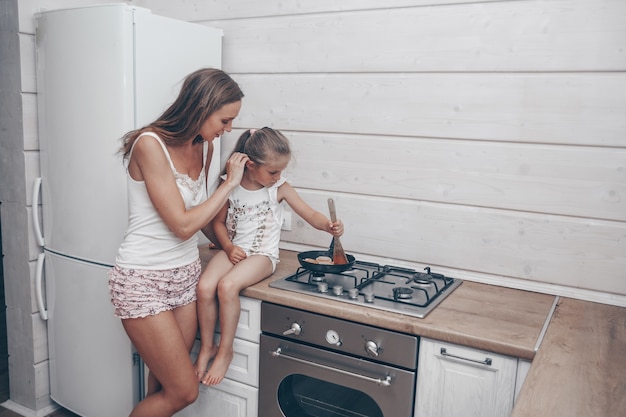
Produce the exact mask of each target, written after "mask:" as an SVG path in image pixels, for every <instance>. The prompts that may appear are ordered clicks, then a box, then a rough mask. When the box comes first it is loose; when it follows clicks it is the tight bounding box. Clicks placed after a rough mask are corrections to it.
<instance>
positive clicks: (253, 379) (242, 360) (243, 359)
mask: <svg viewBox="0 0 626 417" xmlns="http://www.w3.org/2000/svg"><path fill="white" fill-rule="evenodd" d="M219 340H220V335H219V334H215V338H214V342H215V343H219ZM233 350H234V351H235V354H234V356H233V360H232V361H231V363H230V366H229V367H228V371H227V372H226V378H228V379H231V380H233V381H237V382H241V383H243V384H247V385H250V386H252V387H255V388H258V386H259V345H257V344H256V343H252V342H249V341H247V340H241V339H235V341H234V343H233ZM199 351H200V340H197V339H196V341H195V343H194V346H193V349H192V350H191V359H192V360H193V361H195V360H196V358H197V357H198V352H199ZM209 366H210V363H209Z"/></svg>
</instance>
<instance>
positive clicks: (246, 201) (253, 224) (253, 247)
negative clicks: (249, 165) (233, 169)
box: [226, 178, 286, 268]
mask: <svg viewBox="0 0 626 417" xmlns="http://www.w3.org/2000/svg"><path fill="white" fill-rule="evenodd" d="M285 181H286V180H285V179H284V178H281V179H280V180H278V181H277V182H276V184H274V185H272V186H271V187H264V188H261V189H260V190H255V191H250V190H246V189H245V188H243V187H242V186H241V185H240V186H238V187H237V188H236V189H235V190H234V191H233V192H232V193H231V195H230V197H229V199H228V201H229V208H228V214H227V216H226V228H227V230H228V236H229V238H230V239H231V240H232V242H233V244H235V245H236V246H239V247H241V248H242V249H243V250H244V251H245V252H246V254H247V255H248V256H250V255H265V256H267V257H269V258H270V260H271V261H272V264H273V265H274V268H276V264H277V263H278V254H279V249H278V243H279V242H280V231H281V227H282V225H283V219H284V207H283V205H282V204H280V203H279V202H278V199H277V195H278V187H280V186H281V185H282V184H284V183H285Z"/></svg>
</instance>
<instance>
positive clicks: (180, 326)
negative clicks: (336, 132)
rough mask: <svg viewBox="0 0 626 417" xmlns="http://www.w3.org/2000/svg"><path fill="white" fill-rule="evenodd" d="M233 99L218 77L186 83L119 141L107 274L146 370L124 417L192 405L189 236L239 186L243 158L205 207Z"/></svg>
mask: <svg viewBox="0 0 626 417" xmlns="http://www.w3.org/2000/svg"><path fill="white" fill-rule="evenodd" d="M242 98H243V93H242V92H241V90H240V88H239V86H238V85H237V83H235V81H233V80H232V78H230V77H229V76H228V75H227V74H226V73H224V72H223V71H220V70H216V69H201V70H198V71H195V72H193V73H191V74H190V75H188V76H187V78H186V79H185V81H184V83H183V85H182V88H181V91H180V94H179V95H178V98H177V99H176V100H175V101H174V103H173V104H172V105H171V106H170V107H169V108H168V109H167V110H166V111H165V112H164V113H163V114H162V115H161V116H160V117H159V118H158V119H157V120H156V121H154V122H153V123H151V124H149V125H147V126H145V127H143V128H141V129H137V130H134V131H131V132H129V133H127V134H126V135H125V136H124V138H123V146H122V148H121V150H120V152H121V153H122V154H123V156H124V160H125V162H126V167H127V173H128V196H129V212H130V217H129V225H128V231H127V232H126V236H125V238H124V242H123V243H122V245H121V247H120V249H119V253H118V256H117V259H116V265H115V267H114V268H113V269H112V270H111V272H110V274H109V288H110V291H111V301H112V303H113V305H114V307H115V314H116V316H118V317H119V318H120V319H121V320H122V324H123V326H124V329H125V330H126V333H127V334H128V336H129V338H130V340H131V342H132V343H133V345H134V346H135V348H136V349H137V351H138V353H139V354H140V355H141V357H142V359H143V360H144V362H145V363H146V365H147V366H148V368H149V369H150V373H149V377H148V389H147V396H146V398H145V399H144V400H143V401H141V402H140V403H139V404H137V406H136V407H135V408H134V409H133V411H132V412H131V414H130V416H131V417H141V416H149V417H160V416H163V417H166V416H172V415H173V414H174V413H176V412H177V411H179V410H181V409H183V408H184V407H186V406H187V405H189V404H191V403H192V402H194V401H195V399H196V398H197V396H198V382H197V379H196V377H195V373H194V367H193V364H192V362H191V359H190V357H189V352H190V350H191V347H192V345H193V342H194V339H195V336H196V332H197V315H196V284H197V282H198V278H199V276H200V258H199V251H198V247H197V235H196V233H197V232H198V231H199V230H202V231H203V232H204V233H205V234H206V235H207V236H208V237H209V238H212V237H213V236H212V233H211V231H210V230H209V228H208V227H207V225H208V224H209V223H210V221H211V220H212V219H213V217H214V216H215V214H216V213H217V212H218V211H219V210H220V208H221V207H222V206H223V205H224V204H225V203H226V201H227V200H228V196H229V194H230V193H231V192H232V190H234V189H235V187H237V186H238V185H239V182H240V181H241V178H242V175H243V170H244V166H245V163H246V162H247V160H248V157H247V156H246V155H244V154H241V153H236V154H233V155H232V156H231V157H230V158H229V159H228V161H227V162H226V169H227V171H228V179H227V181H225V182H223V183H222V184H220V186H219V187H218V188H217V190H216V191H215V192H214V193H213V195H211V196H210V197H208V195H207V172H208V169H209V163H210V161H211V155H212V153H213V144H212V141H213V139H214V138H216V137H218V136H220V135H222V134H223V133H224V132H225V131H226V132H230V130H231V128H232V121H233V119H234V118H235V117H237V115H238V114H239V110H240V109H241V100H242Z"/></svg>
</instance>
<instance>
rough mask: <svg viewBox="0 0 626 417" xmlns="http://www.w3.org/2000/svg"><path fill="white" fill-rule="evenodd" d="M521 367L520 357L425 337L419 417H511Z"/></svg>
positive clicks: (417, 407)
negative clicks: (519, 363) (518, 370)
mask: <svg viewBox="0 0 626 417" xmlns="http://www.w3.org/2000/svg"><path fill="white" fill-rule="evenodd" d="M517 369H518V359H517V358H513V357H509V356H504V355H500V354H497V353H493V352H487V351H482V350H478V349H472V348H468V347H464V346H458V345H454V344H451V343H444V342H439V341H436V340H430V339H426V338H422V339H421V341H420V352H419V364H418V372H417V395H416V400H415V417H467V416H476V417H508V416H509V415H510V414H511V411H512V409H513V402H514V396H515V386H516V379H517ZM522 382H523V381H521V382H520V384H521V383H522Z"/></svg>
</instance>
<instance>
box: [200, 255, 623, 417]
mask: <svg viewBox="0 0 626 417" xmlns="http://www.w3.org/2000/svg"><path fill="white" fill-rule="evenodd" d="M212 252H213V251H212V250H209V249H208V247H207V246H202V247H201V248H200V253H201V258H202V260H203V262H204V263H206V262H207V261H208V259H209V258H210V257H211V253H212ZM298 266H299V264H298V261H297V258H296V253H294V252H291V251H281V262H280V263H279V264H278V267H277V269H276V271H275V272H274V274H273V275H271V276H270V277H268V278H267V279H265V280H263V281H261V282H260V283H258V284H256V285H253V286H252V287H249V288H247V289H246V290H244V291H243V292H242V295H244V296H247V297H251V298H256V299H259V300H262V301H268V302H273V303H277V304H282V305H286V306H291V307H296V308H301V309H305V310H309V311H313V312H317V313H321V314H326V315H330V316H335V317H339V318H343V319H346V320H351V321H355V322H360V323H366V324H373V325H376V326H379V327H382V328H387V329H390V330H396V331H400V332H404V333H409V334H414V335H419V336H424V337H428V338H433V339H437V340H442V341H447V342H451V343H457V344H460V345H465V346H469V347H474V348H478V349H484V350H488V351H492V352H496V353H500V354H504V355H510V356H514V357H519V358H523V359H527V360H532V365H531V368H530V371H529V373H528V376H527V378H526V382H525V383H524V386H523V387H522V390H521V392H520V394H519V397H518V399H517V402H516V404H515V408H514V410H513V414H512V415H511V417H531V416H532V417H536V416H551V417H560V416H563V417H565V416H567V417H590V416H594V417H614V416H626V308H622V307H616V306H608V305H604V304H598V303H592V302H586V301H581V300H574V299H568V298H563V299H560V302H559V305H558V306H557V308H556V310H555V312H554V315H553V316H552V318H551V321H549V320H550V317H549V316H550V313H551V311H552V307H553V304H554V302H555V299H556V297H554V296H551V295H547V294H539V293H534V292H528V291H521V290H515V289H510V288H503V287H497V286H493V285H485V284H479V283H475V282H469V281H464V282H463V284H462V285H461V286H459V287H458V288H457V289H456V290H455V291H454V292H453V293H452V294H450V295H449V296H448V297H446V299H445V300H444V301H443V302H442V303H441V304H439V305H438V306H437V307H436V308H435V309H434V310H433V311H432V312H431V313H430V314H428V315H427V316H426V317H425V318H423V319H419V318H414V317H410V316H406V315H402V314H397V313H389V312H385V311H380V310H375V309H371V308H368V307H360V306H355V305H353V304H349V305H348V304H346V303H342V302H340V301H332V300H328V299H322V298H318V297H314V296H309V295H305V294H298V293H295V292H292V291H286V290H280V289H274V288H270V287H269V283H270V282H271V281H274V280H277V279H282V278H284V277H286V276H288V275H291V274H293V273H294V272H295V270H296V269H297V267H298ZM547 321H549V326H548V328H547V331H546V332H545V335H544V336H543V340H542V341H541V340H540V339H541V337H542V329H543V327H544V325H545V324H546V322H547ZM538 342H541V344H540V347H539V350H538V351H537V352H535V348H536V346H537V345H538V344H539V343H538Z"/></svg>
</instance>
